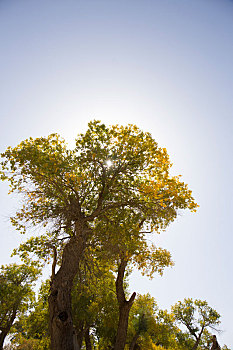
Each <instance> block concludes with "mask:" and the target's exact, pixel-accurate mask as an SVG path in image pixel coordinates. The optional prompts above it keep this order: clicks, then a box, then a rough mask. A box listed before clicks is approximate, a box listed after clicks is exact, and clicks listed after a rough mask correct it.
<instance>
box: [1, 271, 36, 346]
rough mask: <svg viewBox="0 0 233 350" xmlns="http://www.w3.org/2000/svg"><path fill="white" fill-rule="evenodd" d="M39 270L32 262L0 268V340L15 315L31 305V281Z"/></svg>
mask: <svg viewBox="0 0 233 350" xmlns="http://www.w3.org/2000/svg"><path fill="white" fill-rule="evenodd" d="M38 275H39V270H38V269H37V268H36V267H35V266H34V265H33V264H32V265H31V266H27V265H24V264H23V265H17V264H9V265H5V266H3V265H2V266H1V270H0V330H1V334H0V337H1V342H2V343H3V342H4V339H5V337H6V335H7V334H8V333H9V332H10V329H11V328H12V326H13V324H14V322H15V320H16V318H17V317H20V315H22V314H23V313H25V312H26V311H27V309H28V308H29V307H30V306H31V305H32V301H33V298H34V292H33V290H32V287H33V283H34V282H35V280H36V279H37V278H38Z"/></svg>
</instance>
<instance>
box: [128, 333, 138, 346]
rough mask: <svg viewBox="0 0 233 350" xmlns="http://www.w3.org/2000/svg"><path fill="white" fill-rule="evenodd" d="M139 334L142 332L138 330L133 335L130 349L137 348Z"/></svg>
mask: <svg viewBox="0 0 233 350" xmlns="http://www.w3.org/2000/svg"><path fill="white" fill-rule="evenodd" d="M139 335H140V334H139V333H138V332H137V333H136V334H135V336H134V337H133V340H132V342H131V344H130V347H129V350H135V345H136V342H137V340H138V338H139Z"/></svg>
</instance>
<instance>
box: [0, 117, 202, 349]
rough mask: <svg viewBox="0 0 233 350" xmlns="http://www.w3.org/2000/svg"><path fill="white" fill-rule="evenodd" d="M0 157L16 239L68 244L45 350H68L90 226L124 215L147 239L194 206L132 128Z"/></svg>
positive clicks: (91, 129) (50, 141) (159, 153)
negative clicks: (12, 195) (13, 207)
mask: <svg viewBox="0 0 233 350" xmlns="http://www.w3.org/2000/svg"><path fill="white" fill-rule="evenodd" d="M2 157H3V161H2V162H1V166H2V170H1V174H2V176H1V178H2V179H3V180H6V179H7V180H9V181H10V187H11V191H12V192H13V191H17V192H19V193H21V194H22V195H23V199H24V205H23V206H22V208H21V209H20V210H19V211H18V212H17V213H16V215H15V216H14V217H13V218H12V223H13V225H15V226H16V227H17V229H19V230H21V231H23V232H25V230H26V228H27V227H28V224H31V225H34V226H38V225H39V227H40V228H41V227H42V226H44V228H45V229H46V228H47V232H49V234H50V236H51V237H52V240H53V242H54V241H56V242H58V241H59V240H65V239H67V240H66V244H65V246H64V248H63V249H62V258H61V263H60V267H59V270H58V271H57V272H56V273H54V274H53V278H52V283H51V293H50V297H49V314H50V333H51V347H52V349H56V350H73V348H74V344H73V333H74V328H73V322H72V305H71V290H72V286H73V280H74V278H75V276H76V274H77V272H78V266H79V263H80V261H81V259H82V257H83V254H84V252H85V249H86V247H87V245H88V244H91V242H92V241H93V239H94V230H93V228H94V227H95V225H96V224H97V222H98V221H99V220H104V217H105V215H107V214H108V213H111V212H112V211H115V213H116V210H117V213H118V215H119V216H121V215H123V213H124V211H125V209H126V208H127V210H129V211H130V212H131V215H132V216H135V217H139V216H140V217H141V219H142V221H143V225H144V227H147V228H148V227H149V229H150V231H152V230H157V229H159V228H160V229H161V228H165V227H166V226H167V225H168V224H169V223H170V222H171V221H173V220H174V219H175V218H176V216H177V212H178V210H179V209H186V208H189V209H190V210H194V211H195V210H196V207H197V205H196V203H195V202H194V199H193V197H192V195H191V191H190V190H189V189H188V187H187V185H185V184H184V183H183V182H181V181H180V178H179V177H171V176H169V169H170V167H171V163H170V162H169V158H168V155H167V152H166V150H165V149H161V148H159V147H158V145H157V143H156V142H155V141H154V140H153V138H152V137H151V135H150V134H149V133H144V132H142V131H141V130H139V129H138V128H137V127H136V126H133V125H129V126H126V127H119V126H112V127H110V128H108V127H106V126H105V125H103V124H100V123H99V122H96V121H94V122H91V123H89V126H88V130H87V132H86V133H85V134H80V135H79V136H78V138H77V140H76V147H75V149H74V150H68V149H67V148H66V145H65V143H64V141H63V140H62V139H61V138H60V137H59V136H58V135H56V134H53V135H50V136H49V137H48V138H38V139H35V140H33V139H32V138H30V139H29V140H26V141H23V142H22V143H21V144H20V145H18V146H17V147H15V148H10V147H9V148H8V149H7V150H6V152H4V153H3V154H2ZM103 240H104V237H103ZM63 242H64V241H63ZM41 250H43V246H42V247H41Z"/></svg>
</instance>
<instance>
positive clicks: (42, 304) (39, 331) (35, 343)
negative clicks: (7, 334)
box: [11, 280, 50, 350]
mask: <svg viewBox="0 0 233 350" xmlns="http://www.w3.org/2000/svg"><path fill="white" fill-rule="evenodd" d="M49 288H50V283H49V280H46V281H45V282H42V284H41V286H40V289H39V292H38V296H37V298H36V300H34V302H33V303H32V308H31V310H30V313H27V314H22V315H20V317H19V318H18V320H17V322H16V323H15V325H14V329H13V336H12V340H11V341H12V344H14V345H15V347H16V349H18V350H21V349H22V350H24V349H27V347H28V348H29V349H34V350H48V349H49V348H50V346H49V345H50V341H49V329H48V319H49V312H48V295H49Z"/></svg>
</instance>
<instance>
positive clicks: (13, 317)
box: [0, 304, 18, 350]
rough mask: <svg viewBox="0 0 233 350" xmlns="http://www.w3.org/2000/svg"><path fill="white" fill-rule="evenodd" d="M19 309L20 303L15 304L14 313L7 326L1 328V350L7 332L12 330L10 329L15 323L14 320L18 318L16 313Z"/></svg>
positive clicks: (0, 349)
mask: <svg viewBox="0 0 233 350" xmlns="http://www.w3.org/2000/svg"><path fill="white" fill-rule="evenodd" d="M17 309H18V304H14V307H13V310H12V315H11V317H10V319H9V321H8V324H7V326H6V327H4V328H2V330H1V334H0V350H2V349H3V344H4V341H5V339H6V336H7V334H8V333H9V332H10V329H11V327H12V325H13V322H14V320H15V318H16V314H17Z"/></svg>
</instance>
